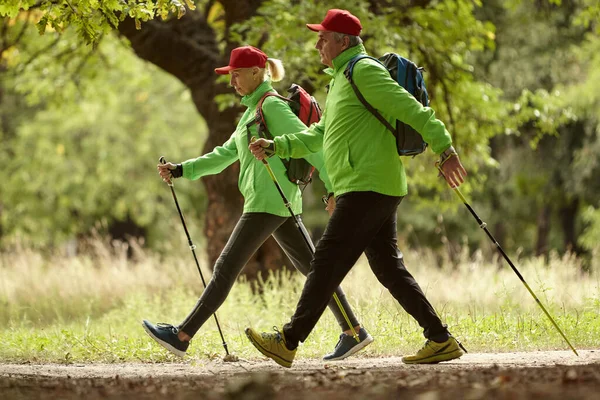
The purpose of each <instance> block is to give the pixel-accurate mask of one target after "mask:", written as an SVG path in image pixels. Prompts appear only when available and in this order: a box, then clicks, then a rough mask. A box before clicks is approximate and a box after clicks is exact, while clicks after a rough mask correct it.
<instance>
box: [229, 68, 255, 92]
mask: <svg viewBox="0 0 600 400" xmlns="http://www.w3.org/2000/svg"><path fill="white" fill-rule="evenodd" d="M260 82H261V78H260V73H259V68H258V67H252V68H239V69H234V70H233V71H229V84H230V85H231V86H232V87H233V88H234V89H235V91H236V92H238V94H239V95H240V96H246V95H248V94H250V93H252V92H254V90H255V89H256V88H257V87H258V85H259V84H260Z"/></svg>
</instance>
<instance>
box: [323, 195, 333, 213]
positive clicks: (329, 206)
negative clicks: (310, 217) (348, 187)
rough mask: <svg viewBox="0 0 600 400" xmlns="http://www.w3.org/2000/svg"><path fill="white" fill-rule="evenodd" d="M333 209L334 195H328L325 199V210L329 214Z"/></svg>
mask: <svg viewBox="0 0 600 400" xmlns="http://www.w3.org/2000/svg"><path fill="white" fill-rule="evenodd" d="M333 210H335V196H330V197H329V199H328V200H327V205H326V206H325V211H327V212H328V213H329V216H330V217H331V215H332V214H333Z"/></svg>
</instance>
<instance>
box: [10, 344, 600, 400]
mask: <svg viewBox="0 0 600 400" xmlns="http://www.w3.org/2000/svg"><path fill="white" fill-rule="evenodd" d="M29 398H38V399H53V400H54V399H82V398H85V399H105V398H111V399H169V400H176V399H199V398H208V399H220V398H228V399H270V398H275V399H286V400H287V399H300V398H310V399H349V398H352V399H353V400H354V399H369V400H373V399H378V398H416V399H422V400H436V399H450V398H452V399H454V398H457V399H467V398H468V399H529V398H540V399H541V398H543V399H598V398H600V350H598V351H593V350H582V351H580V357H576V356H575V355H574V354H573V353H570V352H567V351H554V352H529V353H497V354H490V353H480V354H467V355H465V356H463V357H462V358H461V359H460V360H457V361H453V362H448V363H442V364H438V365H429V366H423V365H421V366H409V365H405V364H402V362H401V361H400V359H399V358H396V357H390V358H360V357H355V358H351V359H349V360H346V361H343V362H338V363H323V362H322V361H320V360H299V361H297V362H295V363H294V367H293V368H291V369H284V368H281V367H279V366H278V365H276V364H275V363H274V362H272V361H270V360H269V361H267V360H266V359H253V360H240V361H239V362H235V363H225V362H223V361H221V360H216V361H207V362H205V363H197V364H194V365H192V364H191V363H172V364H143V363H136V364H71V365H56V364H43V365H35V364H0V399H11V400H12V399H15V400H20V399H29Z"/></svg>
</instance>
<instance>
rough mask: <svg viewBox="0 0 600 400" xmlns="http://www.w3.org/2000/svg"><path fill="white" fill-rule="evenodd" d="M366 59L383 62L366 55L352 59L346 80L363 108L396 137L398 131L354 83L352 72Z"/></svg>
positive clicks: (347, 69)
mask: <svg viewBox="0 0 600 400" xmlns="http://www.w3.org/2000/svg"><path fill="white" fill-rule="evenodd" d="M365 58H370V59H371V60H375V61H377V62H378V63H379V64H381V61H379V60H378V59H376V58H375V57H371V56H368V55H366V54H360V55H358V56H356V57H354V58H352V59H351V60H350V61H349V62H348V66H347V67H346V69H345V70H344V76H346V78H347V79H348V81H349V82H350V86H352V90H354V93H355V94H356V97H358V100H360V102H361V103H362V104H363V106H365V108H366V109H367V110H369V112H370V113H371V114H373V116H374V117H375V118H377V119H378V120H379V122H381V123H382V124H383V125H384V126H385V127H386V128H387V129H388V130H389V131H390V132H392V134H393V135H394V136H396V129H394V128H393V127H392V125H390V123H389V122H388V121H387V120H386V119H385V118H383V115H381V113H379V111H377V110H376V109H375V108H374V107H373V106H372V105H370V104H369V102H368V101H367V100H366V99H365V97H364V96H363V95H362V93H361V92H360V90H358V87H357V86H356V83H354V79H352V72H353V71H354V66H355V65H356V63H357V62H358V61H360V60H362V59H365ZM381 65H383V64H381Z"/></svg>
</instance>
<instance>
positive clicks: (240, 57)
mask: <svg viewBox="0 0 600 400" xmlns="http://www.w3.org/2000/svg"><path fill="white" fill-rule="evenodd" d="M266 63H267V55H266V54H265V53H263V52H262V51H260V50H259V49H257V48H256V47H252V46H242V47H237V48H235V49H233V50H231V55H230V56H229V65H227V66H226V67H221V68H215V72H216V73H217V74H220V75H226V74H228V73H229V71H231V70H234V69H238V68H252V67H259V68H264V67H265V65H266Z"/></svg>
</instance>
